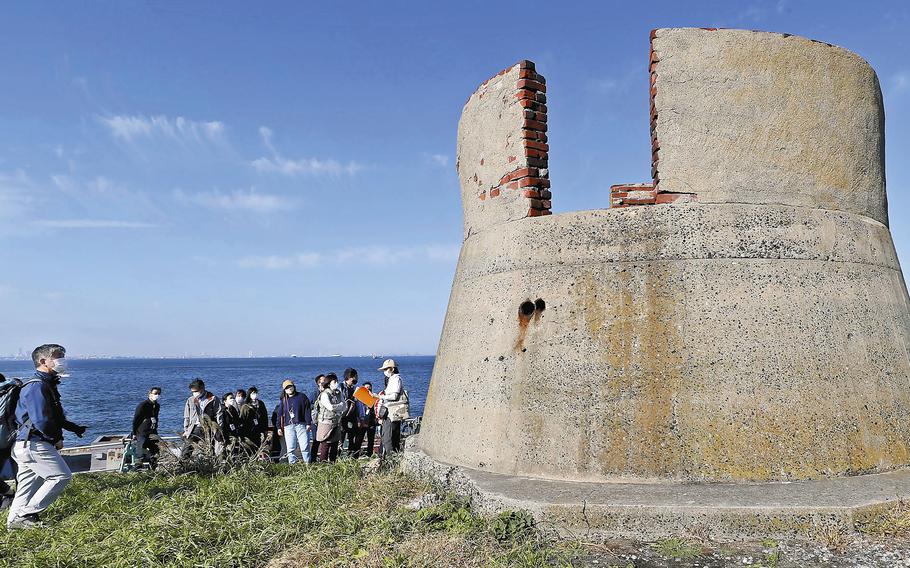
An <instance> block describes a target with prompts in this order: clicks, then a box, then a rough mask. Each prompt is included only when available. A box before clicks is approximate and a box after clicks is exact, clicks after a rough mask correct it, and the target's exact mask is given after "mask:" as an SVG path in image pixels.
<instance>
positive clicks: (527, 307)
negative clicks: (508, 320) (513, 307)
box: [518, 302, 535, 318]
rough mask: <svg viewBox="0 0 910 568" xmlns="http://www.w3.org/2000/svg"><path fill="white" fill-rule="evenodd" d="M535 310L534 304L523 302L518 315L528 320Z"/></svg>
mask: <svg viewBox="0 0 910 568" xmlns="http://www.w3.org/2000/svg"><path fill="white" fill-rule="evenodd" d="M534 310H535V307H534V302H522V304H521V305H520V306H518V313H519V314H520V315H523V316H524V317H526V318H528V317H531V314H533V313H534Z"/></svg>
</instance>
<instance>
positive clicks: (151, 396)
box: [149, 394, 161, 402]
mask: <svg viewBox="0 0 910 568" xmlns="http://www.w3.org/2000/svg"><path fill="white" fill-rule="evenodd" d="M160 396H161V395H160V394H150V395H149V400H150V401H152V402H158V397H160Z"/></svg>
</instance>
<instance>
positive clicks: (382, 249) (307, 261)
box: [237, 245, 459, 270]
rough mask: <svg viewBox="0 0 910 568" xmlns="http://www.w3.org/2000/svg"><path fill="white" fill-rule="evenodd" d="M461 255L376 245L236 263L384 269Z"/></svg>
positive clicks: (454, 250) (452, 249) (445, 248)
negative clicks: (384, 267)
mask: <svg viewBox="0 0 910 568" xmlns="http://www.w3.org/2000/svg"><path fill="white" fill-rule="evenodd" d="M458 252H459V247H458V246H455V245H452V246H449V245H425V246H418V247H391V246H380V245H375V246H363V247H350V248H345V249H340V250H336V251H332V252H328V253H319V252H306V253H298V254H291V255H284V256H281V255H269V256H247V257H244V258H241V259H240V260H239V261H237V265H238V266H239V267H241V268H265V269H269V270H283V269H289V268H311V267H315V266H323V265H346V264H366V265H373V266H385V265H397V264H402V263H407V262H420V261H453V260H455V259H457V258H458Z"/></svg>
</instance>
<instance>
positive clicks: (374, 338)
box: [0, 0, 910, 357]
mask: <svg viewBox="0 0 910 568" xmlns="http://www.w3.org/2000/svg"><path fill="white" fill-rule="evenodd" d="M528 14H530V15H544V16H545V17H542V18H541V17H537V19H536V20H534V23H533V24H532V26H531V31H528V30H527V29H526V27H525V26H526V24H525V23H523V22H524V20H523V15H528ZM0 15H2V17H0V72H2V74H3V77H4V78H5V79H6V80H5V81H4V89H3V90H0V268H2V272H0V274H2V277H0V354H9V355H16V354H17V352H18V350H19V349H20V348H21V349H23V350H24V351H25V352H26V353H30V351H31V349H33V348H34V347H35V346H36V345H38V344H40V343H44V342H59V343H62V344H64V345H66V346H67V347H68V348H69V349H70V352H71V353H72V354H73V355H74V356H77V355H85V356H88V355H92V354H109V355H107V356H119V355H125V354H135V355H138V356H147V357H157V356H179V355H180V354H183V353H210V354H221V355H228V354H236V355H238V356H241V357H242V356H244V355H245V354H247V353H248V352H249V351H250V350H252V351H253V353H257V354H263V355H270V354H292V353H296V354H299V355H304V354H314V353H339V354H351V353H366V354H370V353H383V354H390V353H417V354H433V353H435V351H436V345H437V342H438V339H439V335H440V332H441V330H442V323H443V318H444V316H445V310H446V305H447V301H448V297H449V291H450V286H451V282H452V276H453V272H454V269H455V263H456V259H457V255H458V253H459V250H460V245H461V236H462V225H461V204H460V196H459V187H458V180H457V176H456V172H455V136H456V129H457V125H458V119H459V116H460V112H461V108H462V105H463V104H464V101H465V100H466V99H467V97H468V96H469V95H470V94H471V92H473V91H474V89H476V88H477V86H478V85H479V84H480V83H482V82H483V81H484V80H486V79H487V78H489V77H491V76H493V75H495V74H496V73H497V72H499V71H500V70H502V69H504V68H506V67H508V66H510V65H512V64H513V63H515V62H517V61H519V60H521V59H530V60H533V61H535V62H536V64H537V66H538V68H539V69H540V71H541V73H542V74H543V75H545V76H546V77H547V80H548V107H549V132H548V135H549V144H550V153H549V156H550V161H549V164H550V168H549V170H550V179H551V181H552V192H553V212H554V214H559V213H562V212H566V211H572V210H577V209H590V208H602V207H607V206H608V205H609V186H610V185H611V184H613V183H624V182H640V181H649V179H650V163H651V147H650V136H649V126H648V86H649V85H648V74H647V63H648V62H647V54H648V34H649V31H650V30H651V29H652V28H655V27H673V26H695V27H728V28H746V29H764V30H770V31H778V32H786V33H791V34H797V35H802V36H807V37H810V38H813V39H818V40H821V41H824V42H829V43H833V44H836V45H840V46H842V47H845V48H847V49H849V50H851V51H854V52H856V53H858V54H859V55H860V56H862V57H864V58H865V59H867V60H868V61H869V62H870V63H871V64H872V66H873V67H874V68H875V70H876V71H877V73H878V77H879V79H880V82H881V86H882V91H883V95H884V101H885V111H886V128H887V132H886V149H887V159H886V168H887V180H888V190H889V191H888V198H889V207H890V220H891V230H892V234H893V235H894V239H895V244H896V247H897V251H898V254H899V257H900V258H901V260H904V261H906V260H907V259H908V258H910V257H908V256H907V255H908V252H910V215H908V211H910V194H908V191H907V190H908V184H910V165H908V162H907V160H906V159H905V156H906V155H907V151H908V149H910V64H908V62H907V58H906V57H905V55H906V54H907V53H908V41H910V40H908V39H907V34H905V33H904V30H906V29H907V27H908V26H910V7H908V6H907V4H905V3H903V2H897V1H892V2H873V3H864V4H858V3H853V2H846V1H843V2H821V1H806V2H796V1H788V0H775V1H768V2H744V3H730V2H720V1H706V2H700V3H685V4H683V3H674V2H668V1H657V2H650V3H646V4H645V3H640V4H628V3H615V4H614V3H604V2H591V1H589V2H577V3H571V4H564V5H560V6H559V7H558V8H557V7H556V6H555V5H553V4H552V3H544V2H525V3H522V4H521V8H520V11H518V9H517V8H516V7H515V6H514V5H512V4H506V3H495V2H494V3H490V2H484V3H481V2H475V1H466V2H460V3H457V4H431V3H425V4H420V3H412V2H395V1H393V2H385V3H382V4H364V5H358V6H356V7H351V6H343V5H330V4H306V5H303V4H298V3H287V2H277V3H270V4H268V6H267V7H263V6H258V5H257V6H250V5H248V4H244V3H239V2H224V3H213V2H193V3H169V4H159V3H151V2H150V3H117V2H96V3H88V4H85V3H80V4H66V3H63V4H58V5H54V6H52V7H51V6H49V5H45V4H39V3H13V4H7V5H5V6H4V7H2V8H0ZM503 246H509V244H508V243H503ZM903 265H904V266H905V267H906V266H908V263H907V262H904V263H903Z"/></svg>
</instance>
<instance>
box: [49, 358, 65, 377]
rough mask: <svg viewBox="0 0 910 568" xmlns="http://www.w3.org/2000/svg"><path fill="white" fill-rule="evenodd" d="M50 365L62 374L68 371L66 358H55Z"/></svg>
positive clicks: (52, 369) (54, 370)
mask: <svg viewBox="0 0 910 568" xmlns="http://www.w3.org/2000/svg"><path fill="white" fill-rule="evenodd" d="M49 367H50V370H51V371H53V372H55V373H57V374H58V375H62V374H64V373H66V359H54V362H53V363H52V364H51V365H50V366H49Z"/></svg>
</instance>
